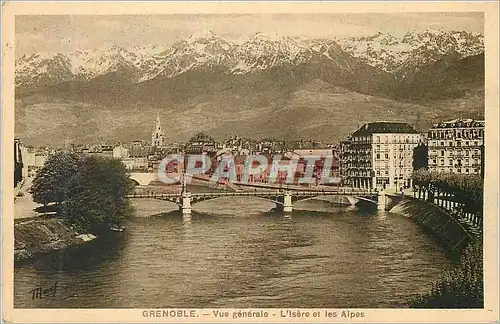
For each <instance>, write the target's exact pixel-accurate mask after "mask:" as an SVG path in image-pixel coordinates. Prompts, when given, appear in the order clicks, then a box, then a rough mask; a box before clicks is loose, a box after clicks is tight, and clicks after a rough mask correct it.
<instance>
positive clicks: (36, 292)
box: [29, 281, 62, 300]
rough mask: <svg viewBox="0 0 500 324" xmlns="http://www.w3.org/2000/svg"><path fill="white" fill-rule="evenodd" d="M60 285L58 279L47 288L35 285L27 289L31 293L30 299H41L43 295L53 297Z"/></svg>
mask: <svg viewBox="0 0 500 324" xmlns="http://www.w3.org/2000/svg"><path fill="white" fill-rule="evenodd" d="M61 288H62V285H61V284H60V283H59V281H56V282H55V283H54V284H53V285H52V286H50V287H49V288H43V287H41V286H39V287H36V288H34V289H32V290H30V291H29V293H30V294H31V299H33V300H34V299H41V298H44V297H54V296H55V295H56V292H57V290H58V289H59V290H60V289H61Z"/></svg>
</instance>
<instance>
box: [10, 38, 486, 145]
mask: <svg viewBox="0 0 500 324" xmlns="http://www.w3.org/2000/svg"><path fill="white" fill-rule="evenodd" d="M15 85H16V135H17V136H19V137H22V138H25V139H27V140H28V141H29V142H33V143H35V144H37V145H40V144H42V143H54V141H55V142H61V141H70V142H75V141H76V142H78V141H82V142H90V141H96V140H121V141H128V140H132V139H135V137H139V138H143V139H147V138H148V136H149V134H150V131H151V128H152V126H153V124H154V116H155V115H156V114H155V112H156V111H159V112H160V114H161V116H162V118H163V119H164V120H165V124H166V132H167V136H168V137H169V138H171V139H172V141H177V140H182V139H184V138H185V137H186V136H189V135H190V134H192V133H194V132H196V131H199V130H203V131H205V132H207V133H210V134H211V135H213V136H216V137H217V136H220V137H224V136H229V135H233V134H238V135H241V136H252V137H264V136H271V135H272V136H276V137H284V138H290V137H295V138H297V137H302V138H316V139H321V140H330V141H337V140H340V139H342V138H343V137H345V136H346V135H347V134H348V133H349V132H352V131H354V130H355V128H356V127H357V126H358V125H359V124H360V123H363V122H368V121H373V120H380V119H382V120H400V121H407V122H411V123H413V124H415V126H417V127H418V128H421V129H423V130H424V129H425V128H426V127H428V126H429V125H430V124H431V122H433V121H435V120H436V118H438V119H442V118H447V117H453V116H454V114H457V113H458V114H462V115H463V114H465V115H466V116H468V117H476V118H477V117H481V116H482V114H483V110H484V37H483V36H482V35H480V34H473V33H468V32H463V31H449V32H430V31H426V32H422V33H407V34H406V35H404V36H402V37H399V38H398V37H395V36H393V35H390V34H383V33H377V34H376V35H373V36H370V37H348V38H341V39H340V38H339V39H308V38H299V37H279V36H274V37H269V36H266V35H263V34H260V33H258V34H255V35H253V36H252V37H250V38H249V39H247V40H245V41H241V42H235V41H231V40H227V39H224V38H223V37H220V36H218V35H216V34H214V33H213V32H211V31H208V32H203V33H196V34H194V35H192V36H191V37H189V38H186V39H183V40H181V41H178V42H177V43H175V44H173V45H172V46H164V45H161V44H155V45H148V46H136V47H133V48H123V47H119V46H110V47H105V48H101V49H97V50H78V51H75V52H72V53H35V54H31V55H23V56H21V57H20V58H19V59H18V60H17V61H16V73H15ZM167 120H168V121H167ZM35 125H36V126H37V128H36V129H34V128H33V127H34V126H35ZM84 125H85V126H84ZM48 136H50V140H48ZM133 137H134V138H133Z"/></svg>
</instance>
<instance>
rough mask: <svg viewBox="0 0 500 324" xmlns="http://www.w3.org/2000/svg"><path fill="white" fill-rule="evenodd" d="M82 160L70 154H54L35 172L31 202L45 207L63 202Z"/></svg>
mask: <svg viewBox="0 0 500 324" xmlns="http://www.w3.org/2000/svg"><path fill="white" fill-rule="evenodd" d="M81 162H82V159H81V158H80V156H79V155H77V154H75V153H72V152H56V153H54V154H52V155H50V156H49V157H48V159H47V162H46V163H45V165H44V166H43V167H42V168H41V169H40V170H39V171H38V172H37V174H36V176H35V178H34V179H33V183H32V185H31V194H32V195H33V200H34V201H35V202H37V203H40V204H43V205H47V204H49V203H56V204H60V203H61V202H63V201H64V199H65V195H66V189H67V187H68V184H69V181H70V180H71V178H72V177H73V176H74V175H75V174H76V172H77V171H78V168H79V167H80V165H81Z"/></svg>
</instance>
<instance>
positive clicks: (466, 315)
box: [1, 1, 499, 323]
mask: <svg viewBox="0 0 500 324" xmlns="http://www.w3.org/2000/svg"><path fill="white" fill-rule="evenodd" d="M2 7H3V12H2V36H3V42H2V58H3V63H2V71H3V73H2V105H1V107H2V127H1V129H2V137H1V138H2V173H1V176H2V178H1V179H2V187H1V199H2V319H3V320H4V321H6V322H36V323H43V322H50V323H60V322H63V323H71V322H108V323H109V322H134V323H135V322H193V323H194V322H244V323H249V322H287V323H288V322H322V323H327V322H340V321H351V322H398V323H403V322H411V323H415V322H432V323H438V322H455V323H463V322H491V321H498V187H499V183H498V125H499V124H498V122H499V113H498V109H499V108H498V102H499V100H498V99H499V98H498V54H499V53H498V9H499V5H498V2H496V1H491V2H475V1H474V2H473V1H471V2H396V1H394V2H392V1H391V2H385V3H382V2H359V3H356V2H309V3H306V2H273V3H271V2H244V3H243V2H184V3H182V2H180V1H179V2H140V3H139V2H135V3H132V2H114V3H113V2H65V3H57V2H43V3H42V2H5V3H2ZM468 11H469V12H472V11H474V12H483V13H484V24H485V26H484V36H485V54H486V55H485V57H486V60H485V61H486V63H485V64H486V69H485V74H486V76H485V96H486V101H485V106H486V108H485V116H486V118H485V119H486V139H485V141H486V152H485V156H486V163H485V165H486V167H485V168H486V170H485V194H484V206H485V207H484V212H485V217H484V239H485V244H484V260H485V264H484V269H485V272H484V280H485V308H484V309H482V310H444V309H440V310H421V309H351V310H354V311H363V312H364V313H365V316H364V317H363V318H356V319H353V320H349V319H342V318H338V317H337V318H325V317H323V316H322V317H320V318H318V319H314V318H281V317H280V316H279V314H280V311H281V309H279V308H277V309H264V310H266V311H268V312H269V313H270V314H275V316H269V317H268V318H267V319H262V318H260V319H259V318H240V319H233V318H232V316H230V317H229V318H225V319H221V318H215V317H214V316H213V312H212V309H203V310H202V309H198V310H197V312H198V313H200V314H201V312H202V311H203V313H206V314H211V315H208V316H200V317H195V318H146V317H143V316H142V311H143V310H144V309H50V310H49V309H14V308H13V245H14V238H13V236H14V233H13V232H14V230H13V218H14V216H13V215H14V213H13V208H14V203H13V202H14V191H13V188H12V185H11V184H12V183H13V172H12V170H13V159H12V156H13V145H12V143H13V141H14V58H15V55H14V44H15V34H14V26H15V24H14V21H15V16H16V15H44V14H53V15H69V14H71V15H85V14H86V15H120V14H134V15H135V14H153V15H154V14H181V13H184V14H187V13H190V14H195V13H199V14H202V13H207V14H208V13H216V14H224V13H240V14H243V13H328V12H330V13H355V12H372V13H375V12H380V13H382V12H392V13H394V12H468ZM227 310H228V311H230V312H232V311H235V310H234V309H227ZM237 310H238V309H237ZM252 310H259V309H252ZM314 310H320V311H321V313H322V314H323V313H324V310H325V309H309V311H310V312H312V311H314ZM331 310H332V311H339V309H331ZM340 310H341V309H340Z"/></svg>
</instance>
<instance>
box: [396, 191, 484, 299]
mask: <svg viewBox="0 0 500 324" xmlns="http://www.w3.org/2000/svg"><path fill="white" fill-rule="evenodd" d="M391 212H394V213H399V214H401V215H403V216H407V217H409V218H410V219H412V220H413V221H414V222H415V223H416V224H418V225H419V226H420V227H422V228H423V229H424V230H425V231H426V232H428V233H429V234H430V235H431V236H433V237H434V238H435V239H436V240H437V241H439V242H440V243H441V244H442V245H443V246H444V247H445V248H446V249H447V251H448V253H449V255H450V256H451V257H452V259H453V260H454V261H455V262H454V263H453V266H452V267H451V268H450V269H448V270H446V271H445V272H444V273H443V274H442V275H441V276H440V278H439V279H438V280H437V281H436V282H434V284H433V285H432V288H431V289H430V291H429V292H428V293H426V294H422V295H418V296H416V297H415V298H414V299H412V300H411V301H410V302H409V303H410V307H413V308H482V307H483V306H484V296H483V295H484V292H483V285H484V282H483V254H482V253H483V249H482V236H481V235H477V234H471V233H473V232H469V231H468V230H467V228H466V227H464V226H463V224H461V223H460V222H459V221H458V220H457V219H455V218H454V217H453V216H452V215H450V214H449V213H448V212H447V211H446V210H444V209H442V208H440V207H438V206H435V205H433V204H430V203H427V202H424V201H421V200H418V199H415V198H411V197H410V198H407V199H405V200H403V201H401V202H399V203H398V204H397V205H396V206H395V207H394V208H393V209H392V210H391Z"/></svg>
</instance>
